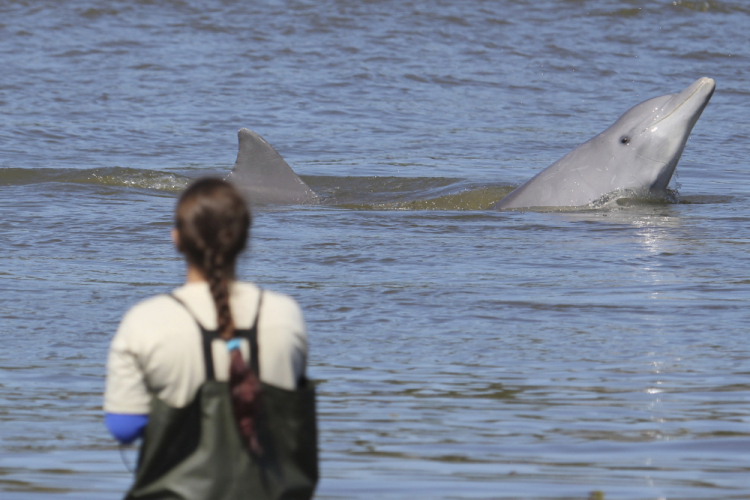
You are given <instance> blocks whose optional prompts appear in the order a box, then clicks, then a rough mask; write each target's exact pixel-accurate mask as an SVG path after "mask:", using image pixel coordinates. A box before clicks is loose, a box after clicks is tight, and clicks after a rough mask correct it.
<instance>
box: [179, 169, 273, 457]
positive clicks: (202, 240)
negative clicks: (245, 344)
mask: <svg viewBox="0 0 750 500" xmlns="http://www.w3.org/2000/svg"><path fill="white" fill-rule="evenodd" d="M176 226H177V229H178V231H179V248H180V251H181V252H183V253H184V254H185V256H186V258H187V260H188V262H190V263H191V264H192V265H194V266H196V267H198V268H200V269H201V271H202V272H203V275H204V277H205V278H206V281H208V287H209V290H210V291H211V297H212V299H213V302H214V305H215V307H216V319H217V325H218V332H219V336H221V338H223V339H224V340H229V339H231V338H232V337H234V332H235V330H234V320H233V319H232V310H231V308H230V306H229V281H230V279H232V278H233V277H234V263H235V260H236V258H237V255H239V253H240V252H241V251H242V250H243V249H244V247H245V242H246V240H247V235H248V229H249V227H250V212H249V211H248V209H247V205H246V204H245V201H244V200H243V199H242V197H241V196H240V194H239V193H238V192H237V190H235V189H234V188H233V187H232V186H231V184H229V183H227V182H225V181H222V180H219V179H202V180H199V181H197V182H195V183H194V184H193V185H191V186H190V187H189V188H188V189H187V190H186V191H185V193H183V195H182V197H181V198H180V201H179V202H178V203H177V216H176ZM259 312H260V311H259ZM229 390H230V393H231V399H232V410H233V412H234V417H235V421H236V422H237V427H238V430H239V433H240V435H241V436H242V440H243V442H244V443H245V444H246V445H247V446H248V448H249V449H250V450H251V451H253V452H255V453H261V452H262V450H261V447H260V444H259V443H258V438H257V433H256V423H257V416H258V414H259V404H260V381H259V380H258V377H256V376H255V374H254V373H253V371H252V370H251V369H250V368H249V367H248V365H247V363H246V362H245V360H243V359H242V354H241V353H240V350H239V349H233V350H232V351H230V368H229Z"/></svg>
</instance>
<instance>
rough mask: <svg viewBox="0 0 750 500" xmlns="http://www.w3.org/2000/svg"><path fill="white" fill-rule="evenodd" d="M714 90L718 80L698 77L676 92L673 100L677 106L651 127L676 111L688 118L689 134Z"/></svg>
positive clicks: (651, 125) (652, 124)
mask: <svg viewBox="0 0 750 500" xmlns="http://www.w3.org/2000/svg"><path fill="white" fill-rule="evenodd" d="M714 90H716V82H715V81H714V80H713V78H708V77H705V76H704V77H703V78H698V79H697V80H696V81H694V82H693V83H692V84H690V86H689V87H688V88H686V89H685V90H683V91H682V92H680V93H679V94H674V98H673V99H672V102H673V103H675V107H674V108H672V109H671V110H670V111H668V112H667V113H666V114H665V115H664V116H662V117H660V118H659V119H658V120H656V121H655V122H654V123H651V124H650V125H649V127H653V126H654V125H656V124H658V123H659V122H661V121H663V120H666V119H668V118H669V117H670V116H672V115H674V114H675V113H679V115H678V116H681V117H683V119H685V118H686V121H687V123H688V125H689V126H688V127H687V133H688V134H689V133H690V131H691V130H692V129H693V126H694V125H695V123H696V122H697V121H698V118H700V116H701V113H703V110H704V109H705V107H706V105H707V104H708V101H710V100H711V96H712V95H714Z"/></svg>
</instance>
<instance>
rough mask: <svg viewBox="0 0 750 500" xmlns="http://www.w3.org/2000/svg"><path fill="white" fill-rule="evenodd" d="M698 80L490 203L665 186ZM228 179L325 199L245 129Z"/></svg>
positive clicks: (247, 189) (282, 196)
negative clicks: (497, 200)
mask: <svg viewBox="0 0 750 500" xmlns="http://www.w3.org/2000/svg"><path fill="white" fill-rule="evenodd" d="M715 88H716V84H715V83H714V81H713V80H712V79H711V78H700V79H698V80H696V81H695V82H694V83H693V84H692V85H690V86H689V87H688V88H686V89H685V90H683V91H682V92H680V93H678V94H667V95H663V96H661V97H654V98H653V99H649V100H647V101H644V102H642V103H640V104H638V105H636V106H634V107H632V108H631V109H630V110H628V111H627V112H626V113H625V114H624V115H622V116H621V117H620V119H619V120H617V121H616V122H615V123H614V125H612V126H611V127H609V128H608V129H607V130H605V131H604V132H602V133H601V134H599V135H597V136H596V137H594V138H593V139H590V140H588V141H586V142H584V143H583V144H581V145H580V146H578V147H577V148H575V149H574V150H573V151H571V152H570V153H568V154H566V155H565V156H563V157H562V158H561V159H560V160H558V161H556V162H555V163H553V164H552V165H550V166H549V167H547V168H546V169H544V170H543V171H541V172H539V173H538V174H537V175H536V176H535V177H533V178H532V179H530V180H529V181H528V182H526V183H525V184H522V185H521V186H519V187H518V188H516V189H515V190H514V191H512V192H511V193H510V194H509V195H507V196H506V197H504V198H503V199H501V200H500V201H499V202H497V203H496V204H495V205H494V207H493V208H496V209H514V208H530V207H576V206H585V205H588V204H590V203H592V202H594V201H596V200H599V199H601V198H602V197H603V196H605V195H607V194H609V193H613V192H617V191H630V190H636V191H639V192H640V191H642V190H647V191H663V190H664V189H666V187H667V185H668V184H669V181H670V179H671V178H672V174H673V173H674V170H675V167H677V162H678V161H679V159H680V156H681V155H682V151H683V150H684V149H685V143H686V142H687V140H688V137H689V136H690V132H691V131H692V130H693V126H694V125H695V123H696V122H697V121H698V118H700V116H701V113H702V112H703V109H704V108H705V107H706V105H707V104H708V101H709V100H710V99H711V96H712V95H713V93H714V89H715ZM237 135H238V137H239V143H240V146H239V152H238V154H237V161H236V162H235V164H234V168H233V169H232V172H231V173H230V174H229V176H228V177H227V180H229V181H231V182H233V183H234V184H235V185H236V186H237V187H238V188H239V189H240V191H242V192H243V194H245V196H247V197H248V199H249V200H250V201H252V202H253V203H261V204H266V203H268V204H283V205H299V204H317V203H320V202H321V198H320V197H319V196H318V195H316V194H315V193H314V192H313V190H312V189H310V188H309V187H308V186H307V184H305V182H304V181H303V180H302V179H300V178H299V177H298V176H297V174H295V173H294V171H293V170H292V169H291V167H289V165H288V164H287V163H286V162H285V161H284V159H283V158H282V157H281V155H279V153H277V152H276V150H275V149H274V148H273V147H272V146H271V145H270V144H268V143H267V142H266V141H265V140H264V139H263V138H262V137H261V136H259V135H258V134H256V133H255V132H252V131H250V130H248V129H244V128H243V129H241V130H240V131H239V132H238V133H237Z"/></svg>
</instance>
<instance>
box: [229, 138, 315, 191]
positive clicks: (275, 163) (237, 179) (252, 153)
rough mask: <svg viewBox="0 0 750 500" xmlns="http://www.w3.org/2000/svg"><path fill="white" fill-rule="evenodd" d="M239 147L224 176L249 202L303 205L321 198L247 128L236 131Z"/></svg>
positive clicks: (268, 145) (269, 146)
mask: <svg viewBox="0 0 750 500" xmlns="http://www.w3.org/2000/svg"><path fill="white" fill-rule="evenodd" d="M237 137H238V138H239V141H240V149H239V152H238V153H237V161H236V162H235V163H234V168H232V171H231V172H230V173H229V175H228V176H227V180H228V181H229V182H231V183H232V184H234V185H235V186H236V187H237V188H238V189H239V190H240V191H241V192H242V194H243V195H244V196H245V197H246V198H247V199H248V200H249V201H250V202H251V203H262V204H278V205H305V204H316V203H319V202H320V199H319V198H318V195H316V194H315V193H314V192H313V190H312V189H310V188H309V187H308V186H307V184H305V182H304V181H303V180H302V179H300V178H299V177H298V176H297V174H295V173H294V171H293V170H292V169H291V167H290V166H289V165H288V164H287V162H285V161H284V159H283V158H282V157H281V155H279V153H277V152H276V150H275V149H274V148H273V146H271V145H270V144H268V143H267V142H266V141H265V140H263V138H262V137H261V136H259V135H258V134H256V133H255V132H253V131H252V130H248V129H246V128H243V129H240V131H239V132H237Z"/></svg>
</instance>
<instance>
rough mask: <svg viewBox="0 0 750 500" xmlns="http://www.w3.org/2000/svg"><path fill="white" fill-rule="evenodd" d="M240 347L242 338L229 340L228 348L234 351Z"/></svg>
mask: <svg viewBox="0 0 750 500" xmlns="http://www.w3.org/2000/svg"><path fill="white" fill-rule="evenodd" d="M239 348H240V339H237V338H235V339H232V340H227V350H229V351H233V350H235V349H239Z"/></svg>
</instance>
